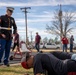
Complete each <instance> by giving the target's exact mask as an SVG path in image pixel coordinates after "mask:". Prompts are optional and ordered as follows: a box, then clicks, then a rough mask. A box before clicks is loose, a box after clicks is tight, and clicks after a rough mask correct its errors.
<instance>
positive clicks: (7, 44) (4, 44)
mask: <svg viewBox="0 0 76 75" xmlns="http://www.w3.org/2000/svg"><path fill="white" fill-rule="evenodd" d="M11 43H12V40H5V39H0V62H1V60H2V57H3V54H5V55H4V59H3V62H4V64H5V65H6V64H8V58H9V54H10V48H11Z"/></svg>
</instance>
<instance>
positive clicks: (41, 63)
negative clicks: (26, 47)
mask: <svg viewBox="0 0 76 75" xmlns="http://www.w3.org/2000/svg"><path fill="white" fill-rule="evenodd" d="M21 65H22V67H23V68H25V69H30V68H33V70H34V75H41V74H42V73H43V72H44V70H46V71H47V72H48V75H69V73H70V72H76V61H75V60H72V59H66V60H60V59H58V58H57V57H55V56H54V55H53V54H51V53H48V54H45V53H38V54H36V55H35V56H33V55H27V54H26V56H25V57H23V58H22V59H21ZM25 75H28V74H25Z"/></svg>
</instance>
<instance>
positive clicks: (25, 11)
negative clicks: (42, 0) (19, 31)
mask: <svg viewBox="0 0 76 75" xmlns="http://www.w3.org/2000/svg"><path fill="white" fill-rule="evenodd" d="M20 9H21V10H23V12H24V13H25V25H26V47H27V44H28V35H27V13H28V12H27V9H31V7H24V8H20Z"/></svg>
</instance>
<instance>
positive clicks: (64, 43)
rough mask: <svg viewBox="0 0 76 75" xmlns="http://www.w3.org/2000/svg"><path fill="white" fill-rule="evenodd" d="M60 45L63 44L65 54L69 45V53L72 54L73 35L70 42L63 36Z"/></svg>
mask: <svg viewBox="0 0 76 75" xmlns="http://www.w3.org/2000/svg"><path fill="white" fill-rule="evenodd" d="M61 41H62V44H63V48H62V49H63V52H64V50H65V52H67V48H68V44H70V52H73V43H74V42H73V41H74V37H73V35H71V37H70V40H69V41H68V39H67V37H66V36H65V35H63V37H62V39H61Z"/></svg>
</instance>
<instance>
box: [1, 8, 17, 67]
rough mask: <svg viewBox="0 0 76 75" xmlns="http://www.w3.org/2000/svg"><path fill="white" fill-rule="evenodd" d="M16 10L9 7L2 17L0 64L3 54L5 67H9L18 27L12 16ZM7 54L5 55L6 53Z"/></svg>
mask: <svg viewBox="0 0 76 75" xmlns="http://www.w3.org/2000/svg"><path fill="white" fill-rule="evenodd" d="M13 10H14V8H13V7H7V10H6V14H5V15H1V16H0V35H1V36H0V63H1V61H2V57H3V54H5V55H4V59H3V62H4V65H5V66H8V67H9V66H10V65H9V60H8V58H9V54H10V48H11V43H12V37H13V34H15V33H16V30H17V26H16V23H15V20H14V18H13V17H11V16H12V13H13ZM12 27H13V34H12ZM4 52H5V53H4Z"/></svg>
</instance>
